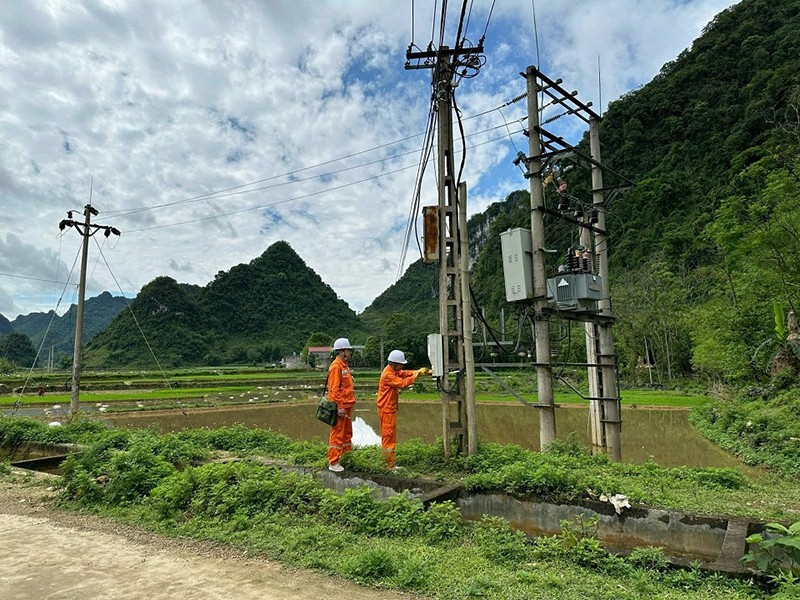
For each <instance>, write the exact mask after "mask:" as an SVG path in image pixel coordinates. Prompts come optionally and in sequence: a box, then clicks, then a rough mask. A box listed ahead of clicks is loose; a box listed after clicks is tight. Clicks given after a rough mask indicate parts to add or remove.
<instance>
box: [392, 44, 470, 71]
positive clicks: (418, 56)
mask: <svg viewBox="0 0 800 600" xmlns="http://www.w3.org/2000/svg"><path fill="white" fill-rule="evenodd" d="M470 54H483V44H482V43H481V44H478V45H477V46H468V47H463V46H462V47H458V48H448V47H446V46H445V47H443V48H440V49H438V50H433V49H432V48H431V47H430V46H429V47H428V49H427V50H421V51H419V52H413V51H412V50H411V46H409V47H408V50H406V63H405V65H404V68H405V69H406V70H407V71H409V70H414V69H433V68H434V67H435V66H436V64H437V62H438V61H439V60H440V59H442V58H444V57H447V58H451V57H458V56H469V55H470ZM412 60H416V61H418V62H417V63H416V64H411V61H412ZM421 60H422V61H424V62H423V63H422V64H420V63H419V61H421Z"/></svg>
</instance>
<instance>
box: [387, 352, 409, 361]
mask: <svg viewBox="0 0 800 600" xmlns="http://www.w3.org/2000/svg"><path fill="white" fill-rule="evenodd" d="M389 362H393V363H400V364H401V365H404V364H406V355H405V354H403V351H402V350H392V351H391V352H389Z"/></svg>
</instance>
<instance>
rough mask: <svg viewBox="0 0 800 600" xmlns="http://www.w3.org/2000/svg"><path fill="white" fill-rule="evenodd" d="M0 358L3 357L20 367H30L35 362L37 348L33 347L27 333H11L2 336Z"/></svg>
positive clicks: (0, 339)
mask: <svg viewBox="0 0 800 600" xmlns="http://www.w3.org/2000/svg"><path fill="white" fill-rule="evenodd" d="M0 358H3V359H4V360H5V361H7V363H8V364H9V367H6V368H11V366H10V365H16V366H18V367H28V366H30V365H32V364H33V359H34V358H36V348H34V347H33V344H32V343H31V340H30V339H29V338H28V336H27V335H23V334H21V333H9V334H8V335H7V336H5V337H2V338H0Z"/></svg>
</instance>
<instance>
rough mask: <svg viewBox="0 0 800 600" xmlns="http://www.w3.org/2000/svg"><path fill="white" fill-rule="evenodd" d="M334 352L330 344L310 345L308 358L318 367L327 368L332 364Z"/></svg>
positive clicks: (308, 360)
mask: <svg viewBox="0 0 800 600" xmlns="http://www.w3.org/2000/svg"><path fill="white" fill-rule="evenodd" d="M332 352H333V348H331V347H330V346H309V347H308V358H307V359H306V360H307V362H308V363H309V364H312V365H314V366H315V367H317V368H321V369H322V368H327V367H328V365H330V364H331V353H332Z"/></svg>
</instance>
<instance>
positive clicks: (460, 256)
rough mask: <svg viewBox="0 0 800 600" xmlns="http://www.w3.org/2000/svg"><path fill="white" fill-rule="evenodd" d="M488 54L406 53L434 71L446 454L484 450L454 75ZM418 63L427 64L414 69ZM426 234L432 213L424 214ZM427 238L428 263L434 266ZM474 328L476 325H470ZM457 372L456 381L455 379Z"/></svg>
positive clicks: (472, 50) (464, 50) (469, 50)
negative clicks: (462, 60)
mask: <svg viewBox="0 0 800 600" xmlns="http://www.w3.org/2000/svg"><path fill="white" fill-rule="evenodd" d="M481 52H483V47H482V44H479V46H478V47H475V48H465V47H462V46H459V47H456V48H455V49H451V48H449V47H447V46H442V47H440V48H439V49H438V50H427V51H424V52H412V51H411V50H410V48H409V51H408V52H406V58H407V61H408V62H407V63H406V69H420V68H432V69H433V94H434V98H433V102H434V106H435V110H436V112H437V122H438V154H437V161H438V165H437V166H438V177H439V179H438V206H437V208H438V210H437V213H436V221H437V226H438V248H437V249H438V253H437V254H438V256H437V260H438V262H439V334H440V337H441V345H442V348H441V355H442V366H443V373H442V374H441V375H439V376H438V387H439V390H440V397H441V400H442V437H443V445H444V454H445V456H446V457H450V456H451V455H452V454H453V444H454V443H455V446H456V447H455V452H457V453H464V452H467V453H469V454H476V453H477V451H478V434H477V422H476V417H475V412H476V410H475V370H474V358H473V356H472V329H471V327H470V326H469V325H468V324H465V320H467V319H470V317H471V314H472V310H471V302H470V295H469V247H468V246H467V243H468V242H467V231H466V229H467V227H466V220H467V219H466V215H467V207H466V205H467V194H466V185H459V182H458V176H457V174H456V171H455V161H454V159H453V90H454V84H453V77H454V73H455V70H454V62H455V63H457V62H458V57H459V56H469V55H473V54H476V53H478V54H479V53H481ZM412 60H417V61H420V60H424V61H425V62H424V63H421V64H420V63H417V64H414V65H412V64H411V61H412ZM423 214H424V215H425V220H426V230H427V227H428V222H429V219H430V220H431V221H432V220H433V219H432V216H433V215H431V213H430V211H428V210H427V209H426V211H425V212H424V213H423ZM428 242H429V240H427V238H426V251H425V257H424V258H425V259H426V262H433V260H431V257H430V254H431V250H432V248H429V244H428ZM470 324H471V322H470ZM451 374H455V380H454V381H451V379H450V377H451Z"/></svg>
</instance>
